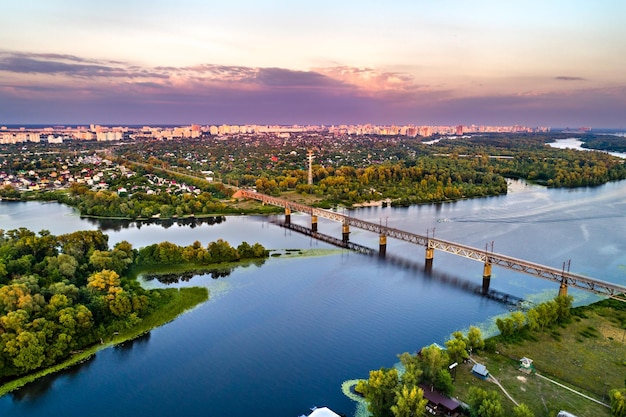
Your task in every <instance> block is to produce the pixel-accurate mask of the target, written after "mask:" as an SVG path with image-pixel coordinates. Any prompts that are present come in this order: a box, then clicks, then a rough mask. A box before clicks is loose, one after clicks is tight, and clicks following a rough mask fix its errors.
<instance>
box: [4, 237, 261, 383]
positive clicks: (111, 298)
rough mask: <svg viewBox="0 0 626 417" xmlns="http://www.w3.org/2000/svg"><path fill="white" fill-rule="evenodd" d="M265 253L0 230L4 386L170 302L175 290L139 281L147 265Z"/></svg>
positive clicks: (221, 245)
mask: <svg viewBox="0 0 626 417" xmlns="http://www.w3.org/2000/svg"><path fill="white" fill-rule="evenodd" d="M267 256H268V251H267V250H265V248H264V247H263V246H262V245H260V244H258V243H257V244H253V245H250V244H248V243H246V242H242V243H241V244H240V245H239V246H238V247H236V248H233V247H231V246H230V244H229V243H228V242H225V241H222V240H218V241H216V242H211V243H209V244H208V245H207V246H206V247H203V246H202V245H201V244H200V243H199V242H195V243H193V244H192V245H189V246H185V247H181V246H177V245H174V244H172V243H169V242H161V243H158V244H153V245H150V246H148V247H145V248H141V249H139V250H137V249H133V248H132V246H131V244H130V243H128V242H126V241H122V242H119V243H117V244H115V245H114V246H113V248H112V249H109V246H108V236H107V235H105V234H103V233H102V232H101V231H99V230H94V231H77V232H73V233H69V234H64V235H59V236H54V235H52V234H50V233H49V232H47V231H45V230H44V231H41V232H39V233H34V232H32V231H30V230H28V229H25V228H20V229H17V230H9V231H3V230H0V383H1V382H6V381H7V380H9V379H10V378H14V377H16V376H19V375H22V374H26V373H29V372H31V371H34V370H37V369H40V368H45V367H48V366H51V365H53V364H55V363H57V362H59V361H60V360H63V359H64V358H66V357H68V356H69V355H71V354H73V353H75V352H78V351H80V349H83V348H85V347H87V346H90V345H93V344H96V343H101V342H102V340H103V339H104V340H108V339H109V338H110V337H111V335H113V334H115V333H116V332H119V331H122V330H124V329H128V328H132V327H133V326H135V325H138V324H139V323H140V322H141V321H142V320H143V319H144V318H145V317H147V316H148V315H149V314H151V313H154V312H157V311H158V310H159V309H160V308H162V307H163V306H165V305H166V304H167V303H168V300H169V299H170V298H171V297H173V296H174V295H173V293H172V291H170V290H171V289H152V290H146V289H144V288H142V286H141V285H140V283H139V281H138V280H137V279H136V278H134V277H135V276H136V274H137V273H138V272H139V271H141V270H142V269H144V268H148V267H150V268H152V269H154V268H155V267H166V266H170V265H176V266H177V267H179V268H180V267H181V265H182V266H183V267H185V266H187V267H189V268H197V267H198V266H204V265H210V264H217V263H221V262H235V261H239V260H243V259H264V258H267ZM131 272H132V273H131ZM174 291H176V290H175V289H174Z"/></svg>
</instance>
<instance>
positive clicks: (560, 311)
mask: <svg viewBox="0 0 626 417" xmlns="http://www.w3.org/2000/svg"><path fill="white" fill-rule="evenodd" d="M573 301H574V297H572V296H571V295H559V296H557V297H556V298H555V299H554V302H555V304H556V316H557V321H558V322H560V323H563V322H567V321H569V319H570V317H571V309H572V302H573Z"/></svg>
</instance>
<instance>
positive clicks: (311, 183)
mask: <svg viewBox="0 0 626 417" xmlns="http://www.w3.org/2000/svg"><path fill="white" fill-rule="evenodd" d="M313 158H315V157H314V156H313V151H312V150H311V149H309V151H308V152H307V159H308V160H309V185H313Z"/></svg>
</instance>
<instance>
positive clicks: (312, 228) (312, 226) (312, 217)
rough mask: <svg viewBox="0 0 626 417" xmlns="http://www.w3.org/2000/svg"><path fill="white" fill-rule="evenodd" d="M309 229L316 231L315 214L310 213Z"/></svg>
mask: <svg viewBox="0 0 626 417" xmlns="http://www.w3.org/2000/svg"><path fill="white" fill-rule="evenodd" d="M311 231H312V232H317V216H316V215H315V214H311Z"/></svg>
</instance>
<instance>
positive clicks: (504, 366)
mask: <svg viewBox="0 0 626 417" xmlns="http://www.w3.org/2000/svg"><path fill="white" fill-rule="evenodd" d="M608 304H612V305H613V306H610V305H608ZM573 313H574V316H573V318H572V321H571V322H570V323H569V324H567V325H563V326H560V327H559V326H556V327H554V328H552V329H548V330H546V331H544V332H531V333H529V334H527V335H526V337H525V338H524V340H521V341H518V342H514V343H504V342H502V341H500V340H498V338H497V337H496V338H495V340H496V341H497V343H496V349H495V352H480V354H478V355H477V354H473V355H472V359H473V360H475V361H477V362H480V363H483V364H485V365H486V366H487V369H488V370H489V372H490V374H491V375H492V376H494V377H495V378H496V379H497V380H498V381H499V382H500V383H501V385H502V386H503V387H504V388H505V389H506V390H507V392H508V393H509V394H510V395H511V397H512V398H513V399H514V400H516V401H517V402H518V403H525V404H526V405H528V406H529V407H530V408H531V409H532V410H533V411H534V413H535V415H536V416H537V417H540V416H546V417H553V416H555V415H556V413H558V411H559V410H566V411H569V412H571V413H574V414H576V415H577V416H581V417H582V416H593V417H596V416H597V417H603V416H607V417H608V416H610V415H611V412H610V408H608V407H605V406H602V405H600V404H598V403H596V402H594V401H592V400H589V399H587V398H584V397H583V396H580V395H578V394H575V393H573V392H571V391H569V390H567V389H564V388H562V387H559V386H557V385H555V384H553V383H552V382H549V381H547V380H545V379H543V378H540V377H539V376H537V375H536V374H534V373H531V374H526V373H523V372H521V371H520V370H519V359H520V358H522V357H528V358H531V359H533V361H534V362H533V365H534V366H535V369H536V372H537V373H539V374H541V375H543V376H545V377H547V378H549V379H552V380H555V381H557V382H559V383H561V384H563V385H565V386H568V387H570V388H572V389H573V390H575V391H578V392H580V393H582V394H585V395H587V396H589V397H592V398H594V399H596V400H597V401H600V402H602V403H605V404H609V399H608V393H609V391H610V390H611V389H613V388H623V387H624V383H625V381H624V379H625V377H626V344H625V335H626V306H623V305H620V303H618V302H613V303H610V302H602V303H598V304H594V305H591V306H587V307H581V308H577V309H574V310H573ZM471 369H472V364H471V363H465V364H461V365H459V366H458V368H457V373H456V381H455V384H454V385H455V394H454V396H455V397H457V398H460V399H461V400H462V399H463V398H467V393H468V391H469V387H470V386H480V387H481V388H484V389H487V390H491V389H495V390H498V391H499V392H500V394H501V401H502V405H503V406H504V407H505V409H507V411H508V413H511V410H512V408H513V406H514V404H513V402H512V401H511V400H509V399H508V398H507V397H506V396H505V395H504V394H503V393H502V391H501V390H500V389H499V388H498V387H497V385H495V384H494V383H493V382H491V381H483V380H481V379H478V378H476V377H474V376H473V375H472V373H471Z"/></svg>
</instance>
